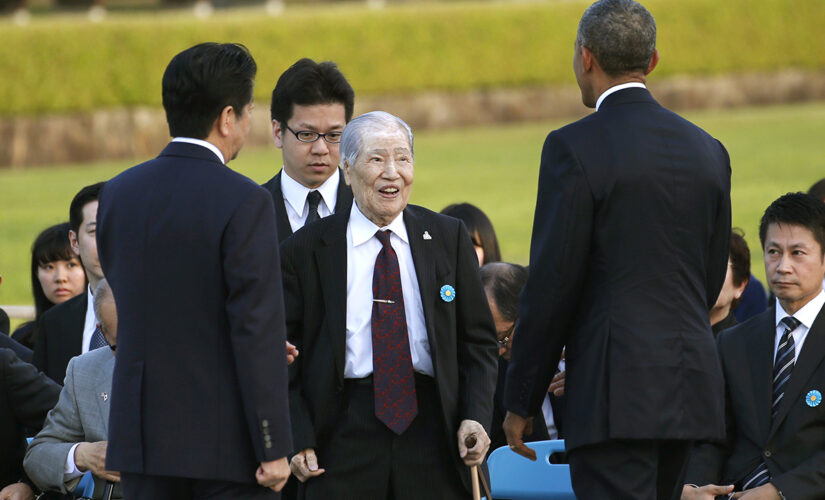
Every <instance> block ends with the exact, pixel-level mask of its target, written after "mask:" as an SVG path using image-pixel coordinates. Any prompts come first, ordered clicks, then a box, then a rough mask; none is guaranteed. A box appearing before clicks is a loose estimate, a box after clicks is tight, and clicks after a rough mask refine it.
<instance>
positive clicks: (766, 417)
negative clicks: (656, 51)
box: [745, 308, 776, 436]
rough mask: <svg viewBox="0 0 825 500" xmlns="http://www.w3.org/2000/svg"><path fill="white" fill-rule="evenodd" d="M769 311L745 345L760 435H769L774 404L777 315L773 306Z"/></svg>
mask: <svg viewBox="0 0 825 500" xmlns="http://www.w3.org/2000/svg"><path fill="white" fill-rule="evenodd" d="M769 311H770V313H768V314H765V316H764V321H763V322H761V323H760V324H759V325H758V327H757V328H756V331H755V332H754V333H755V335H754V338H753V339H751V340H749V341H748V342H747V343H746V347H745V349H746V350H747V353H748V356H747V358H746V359H748V360H750V362H749V363H748V364H749V365H750V372H751V380H752V381H753V388H754V391H753V394H754V395H755V401H754V409H755V410H756V411H755V413H756V420H757V426H758V429H759V434H760V436H767V435H768V431H769V430H770V427H771V406H772V405H773V348H774V346H773V344H774V338H775V333H776V329H775V328H774V324H773V318H775V317H776V315H775V313H774V312H773V311H774V309H773V308H771V309H769Z"/></svg>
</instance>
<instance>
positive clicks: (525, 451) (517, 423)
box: [501, 411, 536, 462]
mask: <svg viewBox="0 0 825 500" xmlns="http://www.w3.org/2000/svg"><path fill="white" fill-rule="evenodd" d="M501 427H502V428H503V429H504V435H505V436H506V437H507V444H508V445H510V449H511V450H513V451H515V452H516V453H518V454H519V455H521V456H523V457H526V458H529V459H530V460H532V461H534V462H535V461H536V451H535V450H534V449H532V448H529V447H527V446H525V444H524V441H523V439H524V435H525V434H532V433H533V417H530V418H524V417H522V416H521V415H516V414H515V413H512V412H509V411H508V412H507V415H506V416H505V417H504V423H503V424H501Z"/></svg>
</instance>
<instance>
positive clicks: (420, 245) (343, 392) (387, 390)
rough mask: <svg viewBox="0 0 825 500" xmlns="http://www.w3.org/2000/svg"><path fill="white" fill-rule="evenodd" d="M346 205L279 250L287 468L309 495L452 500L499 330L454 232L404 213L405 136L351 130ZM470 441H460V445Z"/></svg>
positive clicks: (463, 479)
mask: <svg viewBox="0 0 825 500" xmlns="http://www.w3.org/2000/svg"><path fill="white" fill-rule="evenodd" d="M341 155H342V157H343V169H344V175H345V176H346V179H347V182H348V183H349V184H350V186H352V191H353V195H354V197H355V203H354V204H353V206H352V208H351V210H349V211H348V212H346V213H336V214H334V215H332V216H330V217H327V218H324V219H322V220H320V221H318V222H316V223H314V224H312V225H309V226H306V227H305V228H304V229H302V230H301V231H298V232H297V233H295V234H294V235H293V236H292V238H290V239H288V240H287V241H285V242H284V244H283V245H282V248H281V250H282V258H283V260H282V265H283V271H284V294H285V300H286V310H287V331H288V336H289V340H290V342H293V343H295V344H296V346H297V347H298V348H299V349H300V350H301V356H300V357H299V358H298V359H297V360H296V361H295V363H294V364H293V365H292V367H291V368H290V408H291V410H292V423H293V438H294V440H295V447H296V450H299V453H298V454H297V455H295V456H294V457H293V458H292V461H291V463H290V466H291V467H292V470H293V473H294V474H295V475H296V476H297V477H298V478H299V479H301V480H302V481H306V482H305V493H306V498H307V499H308V500H311V499H317V498H338V499H360V500H364V499H366V500H371V499H376V500H377V499H381V500H383V499H386V498H394V499H399V500H400V499H417V498H434V499H438V498H445V499H453V498H460V497H461V496H466V495H469V493H468V491H467V485H468V484H469V477H468V475H467V473H466V471H467V468H466V467H465V465H477V464H479V463H480V462H481V461H482V459H483V458H484V456H485V453H486V451H487V448H488V446H489V442H490V441H489V438H488V428H489V425H490V421H491V416H492V406H493V391H494V389H495V377H496V347H497V345H496V337H495V328H494V326H493V321H492V318H491V315H490V312H489V308H488V306H487V303H486V299H485V297H484V291H483V290H482V288H481V283H480V281H479V277H478V260H477V259H476V256H475V251H474V250H473V245H472V242H471V241H470V238H469V236H468V235H467V232H466V230H465V229H464V228H463V224H462V223H461V222H460V221H458V220H456V219H453V218H451V217H446V216H443V215H440V214H437V213H434V212H431V211H429V210H426V209H424V208H421V207H417V206H413V205H407V201H408V199H409V195H410V190H411V187H412V182H413V136H412V132H411V131H410V129H409V127H408V126H407V125H406V124H405V123H404V122H403V121H402V120H401V119H400V118H397V117H395V116H392V115H390V114H388V113H384V112H380V111H375V112H372V113H367V114H365V115H362V116H359V117H358V118H356V119H354V120H353V121H352V122H350V124H349V125H347V127H346V129H345V130H344V136H343V138H342V142H341ZM473 441H475V445H473V446H470V447H468V446H467V445H466V443H468V442H470V443H472V442H473Z"/></svg>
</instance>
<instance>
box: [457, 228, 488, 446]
mask: <svg viewBox="0 0 825 500" xmlns="http://www.w3.org/2000/svg"><path fill="white" fill-rule="evenodd" d="M457 256H458V263H457V270H456V278H457V283H456V285H457V287H458V288H457V289H458V290H461V295H458V294H456V302H457V314H456V327H457V329H458V333H457V340H458V349H457V354H458V374H459V411H460V415H459V416H460V419H461V420H465V419H469V420H475V421H476V422H478V423H480V424H481V425H483V426H484V428H485V429H486V430H487V432H488V434H489V431H490V425H491V424H492V420H493V396H494V394H495V390H496V374H497V372H498V359H497V358H498V343H497V342H496V328H495V324H494V323H493V316H492V314H491V313H490V307H489V306H488V304H487V297H486V295H485V293H484V289H483V287H482V285H481V279H480V278H479V275H478V257H477V256H476V253H475V250H474V249H473V244H472V242H471V241H470V236H469V233H468V232H467V230H466V229H465V228H464V224H463V223H461V230H460V231H458V255H457Z"/></svg>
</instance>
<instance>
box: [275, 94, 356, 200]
mask: <svg viewBox="0 0 825 500" xmlns="http://www.w3.org/2000/svg"><path fill="white" fill-rule="evenodd" d="M346 124H347V120H346V110H345V108H344V105H343V104H341V103H333V104H313V105H310V106H302V105H299V104H295V105H294V106H293V108H292V117H291V118H290V119H289V121H288V122H287V123H286V125H287V126H288V127H289V128H291V129H292V130H294V131H295V132H296V133H298V132H302V131H311V132H317V133H319V134H326V133H329V132H341V131H343V130H344V127H345V126H346ZM272 138H273V139H274V140H275V146H277V147H279V148H281V149H282V150H283V158H284V170H286V172H287V174H289V176H290V177H292V178H293V179H294V180H296V181H298V182H299V183H300V184H301V185H303V186H305V187H308V188H310V189H313V188H317V187H318V186H320V185H321V184H323V183H324V181H326V180H327V179H329V178H330V176H331V175H332V174H333V173H334V172H335V169H336V168H338V164H339V163H340V162H341V153H340V152H339V145H338V144H330V143H329V142H327V141H326V140H325V139H323V138H320V137H319V138H318V140H317V141H315V142H301V141H299V140H298V138H297V137H295V134H293V133H292V132H290V131H289V130H288V129H287V128H286V127H284V126H282V124H281V122H279V121H278V120H273V121H272Z"/></svg>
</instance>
